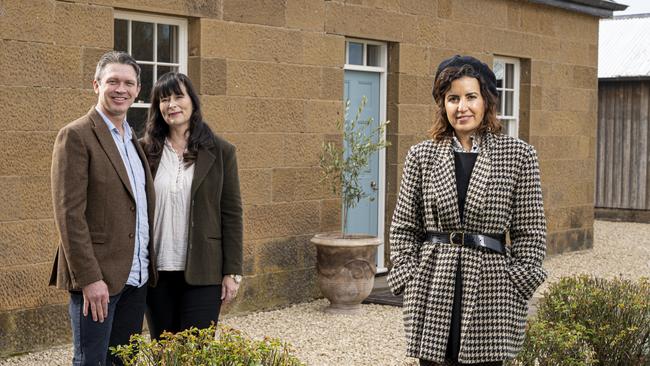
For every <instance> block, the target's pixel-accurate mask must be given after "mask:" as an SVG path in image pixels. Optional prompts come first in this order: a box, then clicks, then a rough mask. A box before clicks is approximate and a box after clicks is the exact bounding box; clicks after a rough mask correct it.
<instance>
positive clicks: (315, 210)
mask: <svg viewBox="0 0 650 366" xmlns="http://www.w3.org/2000/svg"><path fill="white" fill-rule="evenodd" d="M319 226H320V204H319V201H302V202H296V203H293V202H291V203H274V204H269V205H257V206H248V205H247V206H245V215H244V230H245V231H244V233H245V238H246V239H247V240H248V239H265V238H277V237H283V236H295V235H312V234H314V233H316V232H318V231H319Z"/></svg>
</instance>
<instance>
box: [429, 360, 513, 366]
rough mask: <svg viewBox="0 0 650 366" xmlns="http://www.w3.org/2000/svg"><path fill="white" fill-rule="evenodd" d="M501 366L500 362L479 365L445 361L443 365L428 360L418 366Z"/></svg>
mask: <svg viewBox="0 0 650 366" xmlns="http://www.w3.org/2000/svg"><path fill="white" fill-rule="evenodd" d="M465 365H467V366H502V365H503V362H502V361H496V362H481V363H458V362H454V361H447V362H445V363H438V362H433V361H428V360H420V366H465Z"/></svg>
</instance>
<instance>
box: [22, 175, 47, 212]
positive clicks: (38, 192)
mask: <svg viewBox="0 0 650 366" xmlns="http://www.w3.org/2000/svg"><path fill="white" fill-rule="evenodd" d="M17 197H18V198H19V200H20V208H21V213H20V216H19V217H20V218H21V219H49V218H52V193H51V190H50V176H49V175H46V176H31V177H22V178H20V185H19V188H18V196H17Z"/></svg>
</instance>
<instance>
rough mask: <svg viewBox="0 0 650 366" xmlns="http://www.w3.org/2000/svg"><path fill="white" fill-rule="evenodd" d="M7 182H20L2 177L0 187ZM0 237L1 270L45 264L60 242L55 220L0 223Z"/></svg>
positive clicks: (52, 256) (52, 255)
mask: <svg viewBox="0 0 650 366" xmlns="http://www.w3.org/2000/svg"><path fill="white" fill-rule="evenodd" d="M7 180H17V181H19V179H18V178H2V179H0V184H1V185H2V186H3V187H4V186H5V183H6V181H7ZM8 201H10V200H8ZM10 202H11V201H10ZM14 204H15V205H16V206H19V205H18V204H16V203H15V202H14ZM51 212H52V211H51V210H50V213H51ZM17 217H18V216H16V217H13V218H11V219H12V220H15V219H16V218H17ZM0 234H1V235H0V247H2V252H0V268H7V267H10V266H23V267H27V266H29V265H31V264H33V263H47V262H49V261H51V260H52V259H53V258H54V254H55V253H56V246H57V244H58V239H59V236H58V233H57V231H56V228H55V225H54V220H23V221H11V222H2V223H0ZM41 287H42V286H41Z"/></svg>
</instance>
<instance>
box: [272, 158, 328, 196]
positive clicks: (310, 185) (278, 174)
mask: <svg viewBox="0 0 650 366" xmlns="http://www.w3.org/2000/svg"><path fill="white" fill-rule="evenodd" d="M321 178H322V173H321V169H320V168H319V167H313V168H276V169H273V202H294V201H295V202H298V201H304V200H317V199H324V198H329V197H331V196H332V194H331V192H330V191H329V185H328V184H327V183H325V182H321Z"/></svg>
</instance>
